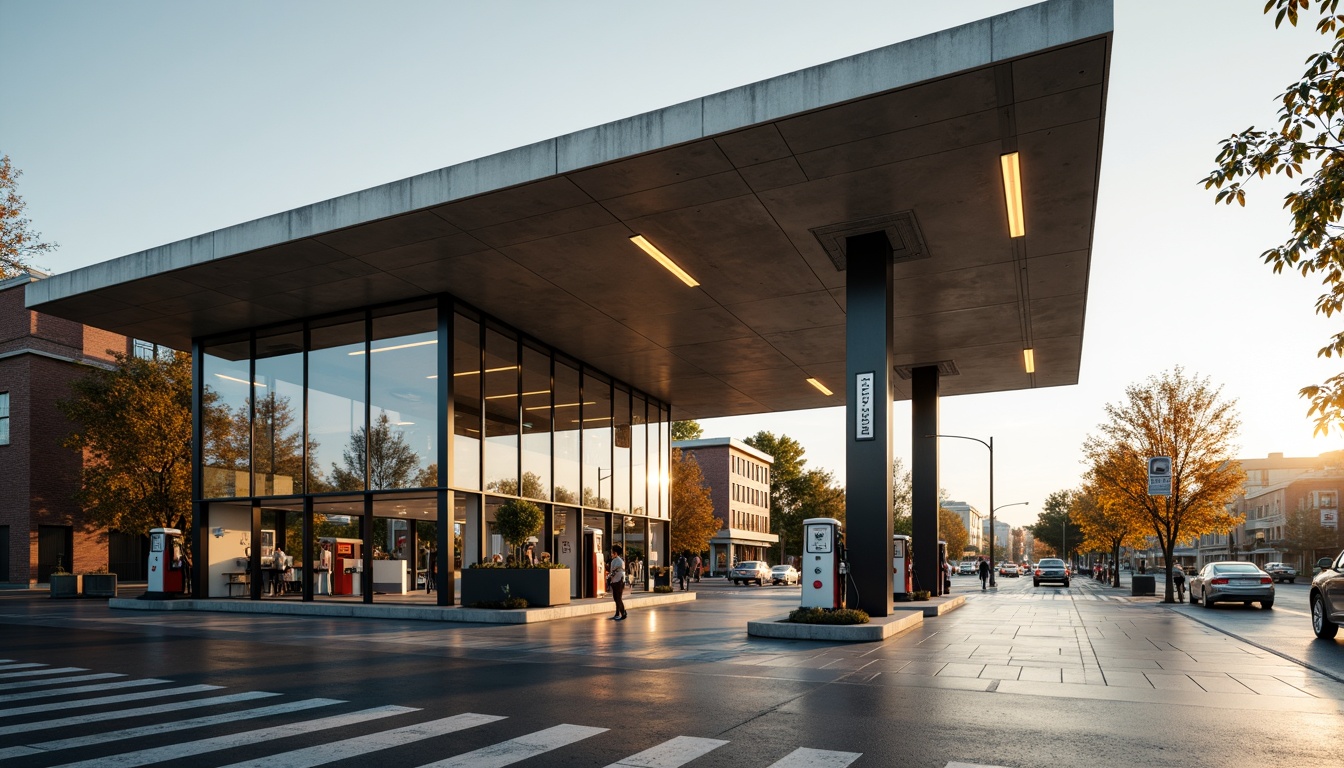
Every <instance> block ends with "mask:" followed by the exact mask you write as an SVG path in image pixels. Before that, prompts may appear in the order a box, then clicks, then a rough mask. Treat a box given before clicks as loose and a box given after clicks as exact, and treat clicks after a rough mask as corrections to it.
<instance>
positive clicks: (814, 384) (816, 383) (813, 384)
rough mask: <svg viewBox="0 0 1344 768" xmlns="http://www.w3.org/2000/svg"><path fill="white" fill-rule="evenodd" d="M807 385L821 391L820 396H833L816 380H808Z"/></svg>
mask: <svg viewBox="0 0 1344 768" xmlns="http://www.w3.org/2000/svg"><path fill="white" fill-rule="evenodd" d="M807 383H808V384H811V385H812V386H814V387H816V388H817V389H819V390H821V394H823V395H825V396H827V397H830V396H831V395H833V394H835V393H834V392H832V391H831V390H829V389H827V388H826V385H825V384H822V383H821V382H820V381H817V380H816V379H808V380H807Z"/></svg>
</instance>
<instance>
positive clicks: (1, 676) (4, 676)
mask: <svg viewBox="0 0 1344 768" xmlns="http://www.w3.org/2000/svg"><path fill="white" fill-rule="evenodd" d="M24 666H26V667H41V666H45V665H43V664H25V665H24ZM88 671H89V670H87V669H85V668H83V667H47V668H46V669H30V670H28V671H27V672H3V673H0V680H9V679H11V678H15V677H37V676H39V675H63V674H65V673H66V672H88Z"/></svg>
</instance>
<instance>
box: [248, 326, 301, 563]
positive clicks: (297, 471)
mask: <svg viewBox="0 0 1344 768" xmlns="http://www.w3.org/2000/svg"><path fill="white" fill-rule="evenodd" d="M252 393H253V397H254V398H255V401H256V412H255V414H254V417H253V421H252V445H253V450H252V463H253V469H252V471H253V472H254V473H255V475H256V477H255V482H256V495H258V496H287V495H290V494H294V493H303V478H304V475H305V472H304V471H303V330H302V328H287V329H282V330H277V331H263V332H259V333H258V334H257V363H256V378H255V380H254V381H253V382H252ZM296 541H297V539H296Z"/></svg>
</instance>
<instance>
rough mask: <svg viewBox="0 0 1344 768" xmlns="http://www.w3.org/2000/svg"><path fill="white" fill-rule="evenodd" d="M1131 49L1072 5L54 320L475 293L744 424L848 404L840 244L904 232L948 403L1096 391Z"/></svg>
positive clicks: (899, 285)
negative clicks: (1111, 83)
mask: <svg viewBox="0 0 1344 768" xmlns="http://www.w3.org/2000/svg"><path fill="white" fill-rule="evenodd" d="M1111 29H1112V12H1111V5H1110V3H1109V2H1098V1H1097V0H1051V2H1047V3H1042V4H1040V5H1035V6H1031V7H1029V8H1024V9H1021V10H1018V11H1014V12H1012V13H1008V14H1004V15H1001V16H996V17H993V18H991V19H986V20H983V21H979V22H975V23H973V24H968V25H966V26H962V27H958V28H955V29H951V30H946V31H943V32H939V33H936V34H933V35H929V36H927V37H923V38H919V39H916V40H912V41H909V42H904V43H899V44H896V45H892V46H889V47H886V48H881V49H878V50H875V51H870V52H868V53H863V54H859V55H857V56H852V57H850V58H847V59H842V60H839V61H835V62H831V63H828V64H823V65H821V66H817V67H812V68H810V69H806V70H802V71H799V72H795V73H792V74H788V75H783V76H780V77H777V78H774V79H771V80H767V81H764V82H760V83H756V84H753V85H748V86H744V87H741V88H737V89H734V90H731V91H726V92H723V93H718V94H715V95H712V96H707V97H704V98H701V99H696V100H694V101H689V102H686V103H683V104H678V105H675V106H672V107H668V108H666V109H663V110H659V111H657V112H651V113H648V114H644V115H640V116H637V117H633V118H629V119H626V120H621V121H618V122H615V123H610V124H607V125H603V126H599V127H596V128H591V129H588V130H585V131H580V132H578V133H574V134H570V135H567V136H562V137H559V138H556V139H551V140H548V141H543V142H539V143H537V144H533V145H529V146H525V147H521V148H519V149H516V150H512V151H509V152H505V153H502V154H499V155H493V156H490V157H486V158H482V159H480V160H475V161H471V162H468V163H463V164H461V165H456V166H452V167H449V168H444V169H441V170H438V171H433V172H430V173H426V174H423V175H420V176H416V177H413V178H410V179H404V180H402V181H397V182H393V183H391V184H386V185H383V186H380V187H376V188H373V189H368V190H365V191H362V192H357V193H354V194H351V195H347V196H344V197H340V198H336V199H333V200H328V201H325V202H320V203H316V204H314V205H310V206H307V207H304V208H299V209H295V210H292V211H288V212H285V213H280V214H276V215H274V216H270V217H267V218H264V219H260V220H257V221H252V222H248V223H245V224H240V225H237V226H233V227H229V228H226V229H222V230H219V231H216V232H210V233H206V234H202V235H200V236H198V237H194V238H191V239H189V240H183V241H180V242H177V243H173V244H170V245H166V246H163V247H160V248H154V249H151V250H148V251H144V252H141V253H135V254H131V255H129V256H124V257H122V258H119V259H115V260H112V261H109V262H105V263H102V264H97V265H94V266H91V267H87V268H84V269H80V270H77V271H74V272H70V273H66V274H61V275H55V276H53V277H51V278H50V279H47V280H44V281H41V282H39V283H36V284H34V285H32V286H30V287H29V289H28V302H29V306H30V307H33V308H36V309H40V310H41V311H43V312H47V313H51V314H54V315H58V316H62V317H67V318H70V319H73V320H78V321H80V322H84V323H88V324H91V325H95V326H99V327H102V328H106V329H109V330H113V331H116V332H118V333H123V334H127V335H130V336H135V337H137V338H142V339H147V340H151V341H154V342H158V343H160V344H165V345H168V346H172V347H176V348H182V349H186V348H190V342H191V339H192V338H193V337H199V336H206V335H210V334H215V333H219V332H225V331H232V330H236V329H239V328H245V327H250V326H255V325H260V324H266V323H272V322H280V321H286V320H291V319H295V318H300V317H305V316H311V315H315V314H320V313H325V312H332V311H337V310H343V309H348V308H351V307H356V306H362V305H366V304H371V303H380V302H391V301H397V300H402V299H413V298H416V297H421V296H425V295H429V294H434V293H440V292H445V293H452V294H454V295H456V296H458V297H459V298H461V299H463V300H465V301H467V302H470V303H472V304H474V305H476V306H478V307H479V308H480V309H481V310H483V311H485V312H487V313H489V314H491V315H494V316H496V317H499V318H501V319H503V320H505V321H507V322H508V323H510V324H512V325H514V326H516V327H517V328H519V329H520V330H522V331H523V332H525V333H528V334H530V335H532V336H535V337H537V338H539V339H540V340H542V341H544V342H546V343H548V344H551V345H554V346H555V347H558V348H560V349H562V350H565V351H566V352H568V353H570V354H572V355H574V356H575V357H577V358H579V359H581V360H583V361H585V362H587V363H588V364H590V365H594V366H597V367H599V368H602V369H604V370H605V371H607V372H608V373H610V374H612V375H614V376H617V377H619V378H621V379H623V380H625V381H628V382H630V383H631V384H632V385H634V386H637V387H640V388H642V389H644V390H646V391H648V392H649V393H651V394H654V395H656V396H658V397H661V398H663V399H664V400H666V401H667V402H670V403H672V404H673V405H674V407H675V408H676V409H677V410H676V414H677V417H678V418H701V417H712V416H726V415H734V414H744V413H757V412H769V411H781V410H792V409H801V408H813V407H822V406H836V405H842V404H844V397H845V390H846V387H845V386H844V382H843V379H844V377H845V292H844V288H845V278H846V273H845V272H844V271H842V270H840V269H839V268H837V262H839V263H841V264H843V253H841V252H839V250H838V249H839V248H840V247H842V245H843V243H844V242H845V236H846V235H849V234H860V233H863V232H867V231H872V230H875V229H886V230H887V231H888V233H889V236H891V237H892V239H893V244H894V245H895V247H896V249H897V250H896V254H895V258H896V259H897V263H896V264H895V267H894V292H895V303H894V307H895V309H894V311H893V312H892V317H891V323H892V326H893V331H894V337H895V339H894V343H895V364H896V365H897V367H898V371H899V369H900V368H901V367H902V366H917V365H927V364H941V365H942V367H943V371H944V376H943V379H942V384H941V393H942V394H944V395H948V394H967V393H977V392H991V391H1002V390H1012V389H1024V388H1030V387H1041V386H1056V385H1063V384H1074V383H1076V382H1077V380H1078V368H1079V359H1080V355H1081V351H1082V338H1083V320H1084V310H1085V307H1086V296H1087V276H1088V268H1089V262H1090V255H1091V247H1092V230H1093V221H1094V210H1095V207H1096V200H1097V191H1098V190H1097V184H1098V175H1099V170H1100V166H1101V139H1102V129H1103V118H1104V113H1105V103H1106V82H1107V74H1108V66H1109V57H1110V45H1111V40H1110V36H1111ZM1011 151H1017V152H1019V153H1020V157H1021V166H1022V177H1023V190H1024V196H1025V220H1026V236H1025V238H1021V239H1018V240H1013V239H1011V238H1010V237H1009V233H1008V227H1007V221H1006V214H1005V203H1004V191H1003V185H1002V181H1001V176H1000V163H999V158H1000V155H1002V154H1004V153H1005V152H1011ZM634 234H642V235H644V236H646V237H647V238H648V239H649V240H650V241H652V242H653V243H654V244H656V245H657V246H658V247H659V248H660V249H662V250H663V251H664V252H665V253H666V254H668V255H669V256H670V257H671V258H672V259H673V260H675V261H676V262H678V263H679V264H680V265H681V266H683V267H684V268H685V269H686V271H688V272H689V273H690V274H691V275H692V276H694V277H695V278H696V279H697V280H698V281H699V282H700V286H699V287H696V288H691V287H687V286H685V285H683V284H682V283H681V282H679V281H678V280H677V279H676V278H675V277H673V276H672V275H671V274H669V273H668V272H667V271H665V270H664V269H663V268H662V267H660V266H658V264H656V263H655V262H654V261H652V260H651V259H650V258H649V257H648V256H646V255H645V254H644V253H643V252H641V251H640V250H639V249H638V248H636V247H635V245H634V244H632V243H631V241H630V239H629V238H630V236H631V235H634ZM824 243H826V244H832V248H833V250H834V251H835V252H833V253H828V250H827V245H825V244H824ZM837 243H838V244H840V245H839V246H836V245H834V244H837ZM833 257H834V258H833ZM1024 348H1032V349H1034V350H1035V361H1036V372H1035V373H1034V374H1028V373H1027V372H1026V371H1025V369H1024V365H1023V349H1024ZM808 377H815V378H817V379H818V380H820V381H821V382H822V383H825V384H828V385H829V386H830V387H831V389H833V390H834V391H835V395H834V396H832V397H826V396H824V395H823V394H821V393H820V392H819V391H818V390H816V389H814V388H813V387H812V386H810V385H809V384H808V383H807V381H806V379H807V378H808ZM895 396H896V397H898V398H908V397H909V396H910V391H909V382H908V381H903V380H899V379H898V380H897V382H896V392H895Z"/></svg>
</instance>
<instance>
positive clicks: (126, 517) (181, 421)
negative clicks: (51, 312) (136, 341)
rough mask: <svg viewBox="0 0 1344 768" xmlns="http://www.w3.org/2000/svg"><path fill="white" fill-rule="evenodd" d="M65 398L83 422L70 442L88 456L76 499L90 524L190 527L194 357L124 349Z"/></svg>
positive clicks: (129, 528)
mask: <svg viewBox="0 0 1344 768" xmlns="http://www.w3.org/2000/svg"><path fill="white" fill-rule="evenodd" d="M115 358H116V365H115V366H114V367H113V368H111V369H103V368H91V369H90V370H89V373H88V374H87V375H85V376H84V377H83V378H81V379H79V380H77V381H76V382H75V383H74V385H73V388H74V396H73V397H71V398H70V399H69V400H63V401H61V402H60V403H59V407H60V409H61V411H62V412H63V413H64V414H65V416H66V417H67V418H69V419H70V420H71V421H72V422H74V423H75V424H76V425H78V427H77V428H76V430H75V432H74V433H73V434H71V435H70V436H69V437H68V438H66V440H65V442H64V445H65V446H66V447H67V448H70V449H72V450H75V451H79V452H81V453H82V454H83V455H84V456H85V457H86V461H85V462H84V468H83V471H82V475H81V477H80V490H79V491H78V493H77V494H76V498H77V499H78V500H79V502H80V504H81V505H82V506H83V507H84V517H85V519H86V520H88V521H89V522H90V523H92V524H94V525H97V526H100V527H105V528H107V529H109V530H116V531H122V532H124V533H132V534H142V535H144V534H148V533H149V530H150V529H151V528H177V529H178V530H182V531H187V530H190V528H191V356H190V355H187V354H184V353H182V352H176V353H174V354H173V356H172V357H171V358H160V357H154V358H151V359H148V360H146V359H142V358H139V357H136V356H134V355H123V354H117V355H116V356H115Z"/></svg>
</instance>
